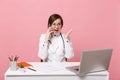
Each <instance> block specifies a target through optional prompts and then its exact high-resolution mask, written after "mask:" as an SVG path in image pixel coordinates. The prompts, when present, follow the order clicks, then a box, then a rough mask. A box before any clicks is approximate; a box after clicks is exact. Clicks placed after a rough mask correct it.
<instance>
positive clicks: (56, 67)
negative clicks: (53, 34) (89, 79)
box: [5, 62, 109, 76]
mask: <svg viewBox="0 0 120 80" xmlns="http://www.w3.org/2000/svg"><path fill="white" fill-rule="evenodd" d="M28 63H30V64H32V65H33V66H31V68H33V69H35V70H36V71H32V70H29V69H27V68H26V69H25V72H23V71H21V70H19V69H18V70H17V71H11V70H10V69H8V70H7V71H6V73H5V76H21V75H22V76H23V75H24V76H25V75H26V76H30V75H38V76H39V75H76V73H75V72H73V71H70V70H68V69H66V67H70V66H77V65H79V64H80V63H79V62H58V63H50V62H43V63H41V62H28ZM92 75H93V76H95V75H97V76H108V75H109V73H108V71H101V72H95V73H88V74H87V76H92Z"/></svg>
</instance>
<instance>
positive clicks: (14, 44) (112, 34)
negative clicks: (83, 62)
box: [0, 0, 120, 80]
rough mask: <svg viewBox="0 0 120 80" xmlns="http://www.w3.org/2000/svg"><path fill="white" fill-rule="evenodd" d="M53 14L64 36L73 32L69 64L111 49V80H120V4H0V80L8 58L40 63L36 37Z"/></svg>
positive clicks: (99, 0)
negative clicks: (61, 24)
mask: <svg viewBox="0 0 120 80" xmlns="http://www.w3.org/2000/svg"><path fill="white" fill-rule="evenodd" d="M53 13H58V14H60V15H61V16H62V17H63V19H64V27H63V33H66V32H67V31H68V30H69V29H70V28H72V29H73V32H72V34H71V39H72V42H73V47H74V51H75V57H74V58H72V59H70V60H69V61H79V60H80V58H79V57H80V56H81V51H82V50H86V49H98V48H113V49H114V51H113V55H112V59H111V64H110V68H109V72H110V80H120V62H119V61H120V55H119V52H120V0H0V80H4V73H5V71H6V70H7V69H8V67H9V60H8V56H9V55H11V54H13V55H15V54H18V55H19V56H20V58H19V61H39V58H38V56H37V52H38V42H39V37H40V34H41V33H45V32H46V30H47V19H48V17H49V16H50V15H51V14H53Z"/></svg>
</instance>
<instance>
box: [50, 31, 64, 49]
mask: <svg viewBox="0 0 120 80" xmlns="http://www.w3.org/2000/svg"><path fill="white" fill-rule="evenodd" d="M60 36H61V38H62V42H63V48H64V51H65V42H64V39H63V36H62V33H60ZM48 41H49V43H50V44H52V42H51V41H50V40H48Z"/></svg>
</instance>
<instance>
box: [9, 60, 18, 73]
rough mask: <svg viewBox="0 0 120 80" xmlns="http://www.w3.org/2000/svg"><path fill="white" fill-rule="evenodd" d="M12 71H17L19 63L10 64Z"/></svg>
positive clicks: (12, 62)
mask: <svg viewBox="0 0 120 80" xmlns="http://www.w3.org/2000/svg"><path fill="white" fill-rule="evenodd" d="M10 70H11V71H16V70H17V62H16V61H11V62H10Z"/></svg>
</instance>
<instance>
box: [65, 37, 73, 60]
mask: <svg viewBox="0 0 120 80" xmlns="http://www.w3.org/2000/svg"><path fill="white" fill-rule="evenodd" d="M73 56H74V50H73V47H72V43H71V41H70V40H69V39H65V57H66V58H67V59H69V58H72V57H73Z"/></svg>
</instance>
